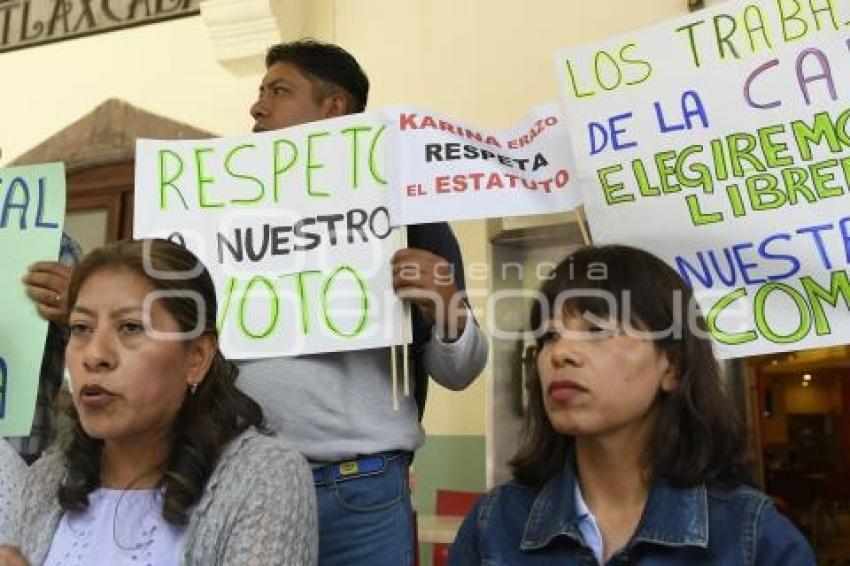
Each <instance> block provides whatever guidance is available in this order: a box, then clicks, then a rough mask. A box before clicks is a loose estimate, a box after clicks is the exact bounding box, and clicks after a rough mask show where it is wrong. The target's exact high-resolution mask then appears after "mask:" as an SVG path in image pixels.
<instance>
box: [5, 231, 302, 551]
mask: <svg viewBox="0 0 850 566" xmlns="http://www.w3.org/2000/svg"><path fill="white" fill-rule="evenodd" d="M69 305H70V313H69V328H70V331H71V337H70V340H69V343H68V347H67V349H66V362H67V364H68V369H69V372H70V375H71V386H72V390H73V391H72V392H73V400H74V408H75V409H76V412H75V415H74V417H75V424H76V427H75V428H76V430H75V432H74V438H73V440H72V442H71V444H70V446H69V447H68V448H67V449H66V450H65V451H64V452H63V453H52V454H47V455H46V456H44V457H42V458H41V460H39V461H38V462H36V463H35V464H34V465H33V466H32V468H31V470H30V473H29V474H28V476H27V479H26V480H25V482H24V487H23V490H22V499H23V500H24V501H26V506H25V508H22V509H21V510H20V512H19V513H18V514H17V515H16V516H15V517H14V519H13V523H12V525H11V527H12V528H11V530H12V533H11V541H12V543H13V545H9V546H3V547H0V564H3V565H5V566H19V565H26V564H30V563H32V564H45V565H48V566H59V565H63V566H66V565H67V566H82V565H89V564H109V565H110V566H121V565H125V564H126V565H130V564H132V565H134V566H136V565H157V566H170V565H177V564H197V565H203V566H208V565H225V564H226V565H231V564H232V565H237V564H239V565H242V564H251V565H277V564H293V565H296V564H297V565H301V564H312V563H315V561H316V545H317V534H316V532H317V531H316V509H315V494H314V490H313V486H312V476H311V473H310V470H309V467H308V466H307V463H306V461H305V460H304V459H303V458H302V457H301V456H300V455H298V454H297V453H296V452H294V451H293V450H291V449H290V448H289V447H287V446H286V445H285V444H283V443H282V442H281V441H279V440H277V439H273V438H269V437H267V436H265V435H263V434H261V433H260V432H259V431H258V429H261V428H262V419H263V417H262V411H261V409H260V407H259V405H257V404H256V403H255V402H254V401H253V400H251V399H250V398H249V397H247V396H246V395H245V394H243V393H242V392H241V391H239V389H237V388H236V386H235V380H236V374H237V371H236V368H235V367H234V366H233V365H232V364H231V363H230V362H227V361H225V360H224V358H223V357H222V355H221V352H220V351H219V349H218V339H217V334H216V328H215V323H216V320H217V317H216V314H217V313H216V300H215V289H214V287H213V282H212V279H211V278H210V275H209V273H208V272H207V270H206V269H205V268H204V267H203V265H202V264H201V263H200V262H199V261H198V260H197V259H196V258H195V257H194V256H193V255H192V254H191V253H190V252H189V251H187V250H186V249H184V248H182V247H180V246H177V245H175V244H172V243H170V242H166V241H164V240H146V241H140V242H120V243H117V244H113V245H110V246H107V247H106V248H101V249H99V250H95V251H94V252H92V253H91V254H89V255H88V256H87V257H86V258H85V259H84V260H83V261H82V262H81V263H80V265H79V266H78V267H77V268H76V270H75V272H74V275H73V277H72V280H71V287H70V292H69ZM4 560H5V561H4Z"/></svg>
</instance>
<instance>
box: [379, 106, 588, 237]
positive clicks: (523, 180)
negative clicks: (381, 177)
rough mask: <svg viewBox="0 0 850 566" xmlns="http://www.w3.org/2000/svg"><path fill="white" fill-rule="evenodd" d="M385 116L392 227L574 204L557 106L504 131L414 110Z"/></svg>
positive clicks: (568, 157)
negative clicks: (386, 119) (387, 135)
mask: <svg viewBox="0 0 850 566" xmlns="http://www.w3.org/2000/svg"><path fill="white" fill-rule="evenodd" d="M386 114H387V116H388V120H389V121H390V122H391V124H392V126H391V128H390V132H389V137H388V142H389V146H390V149H389V150H388V161H389V171H390V181H391V183H390V185H391V186H392V190H391V192H390V206H391V210H392V212H393V214H392V216H393V223H394V225H404V224H422V223H427V222H440V221H447V220H471V219H479V218H492V217H500V216H517V215H522V214H547V213H553V212H562V211H566V210H570V209H572V208H575V207H576V205H577V204H579V201H580V196H581V195H580V193H579V191H578V189H577V187H576V186H575V183H571V182H570V177H571V175H572V172H573V156H572V151H571V149H570V139H569V133H568V132H567V129H566V127H565V125H564V121H563V118H562V117H561V114H560V110H559V109H558V105H557V104H555V103H552V104H546V105H542V106H539V107H537V108H535V109H534V110H533V112H532V114H531V116H530V117H529V118H528V119H527V120H526V121H524V122H523V123H522V124H520V125H519V126H518V127H517V128H514V129H513V130H510V131H505V132H496V131H489V130H484V129H481V128H476V127H474V126H470V125H468V124H464V123H462V122H458V121H456V120H451V119H449V118H446V117H443V116H441V115H438V114H435V113H433V112H429V111H427V110H422V109H417V108H407V107H404V108H402V107H399V108H391V109H387V110H386Z"/></svg>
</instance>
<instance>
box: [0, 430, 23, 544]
mask: <svg viewBox="0 0 850 566" xmlns="http://www.w3.org/2000/svg"><path fill="white" fill-rule="evenodd" d="M26 473H27V465H26V464H25V463H24V461H23V459H22V458H21V457H20V456H19V455H18V453H17V452H15V449H14V448H12V447H11V446H10V445H9V443H8V442H6V441H5V440H3V439H2V438H0V541H2V540H5V539H6V537H7V536H9V523H10V520H9V518H10V515H11V513H12V507H13V505H15V504H16V503H17V502H18V501H20V498H21V495H20V493H19V490H20V488H21V482H23V479H24V475H25V474H26Z"/></svg>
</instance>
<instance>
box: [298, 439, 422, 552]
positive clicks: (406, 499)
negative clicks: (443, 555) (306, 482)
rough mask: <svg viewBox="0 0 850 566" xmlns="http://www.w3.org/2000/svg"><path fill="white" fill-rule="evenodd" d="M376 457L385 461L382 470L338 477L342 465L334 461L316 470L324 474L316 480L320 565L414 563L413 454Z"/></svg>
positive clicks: (318, 473) (319, 475)
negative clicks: (410, 477) (410, 486)
mask: <svg viewBox="0 0 850 566" xmlns="http://www.w3.org/2000/svg"><path fill="white" fill-rule="evenodd" d="M374 457H378V458H381V459H382V460H383V464H384V465H383V466H381V469H380V470H377V471H375V470H371V471H368V472H364V473H361V474H356V473H355V474H352V475H346V476H345V477H343V478H340V477H338V476H339V474H335V473H334V471H333V468H334V467H335V466H336V467H337V468H338V466H339V465H332V466H327V467H325V468H323V469H322V470H321V471H319V472H316V473H314V475H315V476H316V477H317V480H318V478H319V477H321V480H319V481H317V485H316V499H317V501H318V506H319V565H320V566H359V565H361V564H362V565H364V566H371V565H374V564H380V565H381V566H396V565H397V566H410V565H412V564H413V552H414V548H413V512H412V509H411V505H410V490H409V489H408V486H407V470H408V467H409V466H410V454H409V453H407V452H392V453H385V454H379V455H375V456H374ZM374 457H373V458H374Z"/></svg>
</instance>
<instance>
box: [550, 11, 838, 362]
mask: <svg viewBox="0 0 850 566" xmlns="http://www.w3.org/2000/svg"><path fill="white" fill-rule="evenodd" d="M848 21H850V1H848V0H838V1H831V2H830V1H826V0H825V1H823V2H820V1H819V2H809V1H803V0H764V1H753V0H750V1H748V2H738V1H735V2H728V3H724V4H721V5H718V6H716V7H713V8H711V9H706V10H701V11H699V12H695V13H693V14H690V15H688V16H686V17H682V18H679V19H677V20H674V21H670V22H667V23H664V24H662V25H659V26H656V27H654V28H651V29H647V30H644V31H638V32H634V33H631V34H628V35H626V36H623V37H619V38H616V39H611V40H608V41H603V42H600V43H597V44H593V45H584V46H580V47H572V48H569V49H564V50H562V51H560V52H558V53H557V54H556V56H555V63H556V69H557V73H558V78H559V82H560V86H561V89H562V94H563V98H564V104H565V107H566V108H565V110H566V117H567V122H568V124H569V126H570V130H571V135H572V137H573V146H574V148H575V151H576V159H577V166H578V175H577V181H578V183H579V184H580V185H581V189H582V192H583V193H584V197H585V206H586V211H587V215H588V220H589V223H590V227H591V230H592V233H593V237H594V240H595V241H596V242H603V243H605V242H619V243H627V244H632V245H636V246H639V247H642V248H645V249H647V250H650V251H652V252H654V253H656V254H657V255H659V256H660V257H662V258H663V259H665V260H666V261H667V262H669V263H670V265H672V266H673V267H675V268H676V269H677V270H678V271H679V272H680V273H681V275H682V276H683V277H684V278H685V279H686V280H687V281H688V282H689V283H690V284H691V285H692V286H693V287H694V288H695V290H696V293H697V297H698V300H699V302H700V304H701V307H702V309H703V312H704V313H706V314H707V318H708V321H709V325H710V328H711V331H712V334H713V336H714V338H715V340H716V343H717V345H718V347H719V353H720V354H721V355H722V356H724V357H736V356H749V355H754V354H761V353H767V352H776V351H783V350H792V349H803V348H810V347H817V346H828V345H832V344H842V343H847V342H848V341H850V313H848V305H850V279H849V278H848V271H847V265H848V263H850V195H848V190H850V189H848V185H849V184H850V183H848V179H850V131H848V127H847V124H848V120H850V105H848V100H850V79H848V77H850V49H848V46H850V43H848V41H850V33H848V31H847V28H846V22H848Z"/></svg>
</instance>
